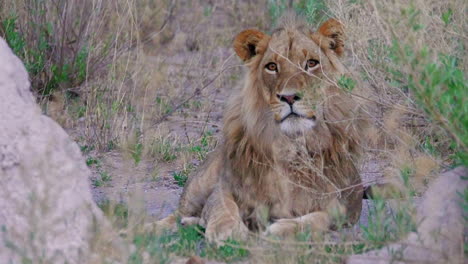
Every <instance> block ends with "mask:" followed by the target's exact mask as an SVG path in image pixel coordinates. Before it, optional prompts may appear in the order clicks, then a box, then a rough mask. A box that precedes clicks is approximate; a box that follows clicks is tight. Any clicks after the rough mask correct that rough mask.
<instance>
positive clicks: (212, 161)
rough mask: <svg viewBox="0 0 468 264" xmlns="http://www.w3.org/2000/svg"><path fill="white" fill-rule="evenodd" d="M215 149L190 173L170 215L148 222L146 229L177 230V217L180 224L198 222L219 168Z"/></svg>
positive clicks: (218, 173)
mask: <svg viewBox="0 0 468 264" xmlns="http://www.w3.org/2000/svg"><path fill="white" fill-rule="evenodd" d="M217 152H218V151H217V150H215V151H213V152H212V153H210V154H209V155H208V157H207V159H206V161H205V162H204V164H203V165H202V166H201V167H200V168H199V169H198V170H197V172H196V174H194V175H192V176H191V177H190V178H189V180H188V182H187V183H186V185H185V188H184V191H183V193H182V196H181V198H180V201H179V207H178V209H177V210H176V211H175V212H174V213H172V214H171V215H169V216H167V217H166V218H163V219H161V220H158V221H156V222H154V223H151V224H148V225H147V226H148V229H156V230H171V231H175V230H177V219H178V218H180V219H181V224H182V225H192V224H198V220H199V217H200V215H201V211H202V209H203V206H204V205H205V202H206V200H207V199H208V197H209V195H210V194H211V192H212V191H213V188H214V186H215V185H216V183H217V181H218V178H219V175H220V170H221V162H222V159H221V156H220V155H218V154H217Z"/></svg>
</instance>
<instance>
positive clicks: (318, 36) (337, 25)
mask: <svg viewBox="0 0 468 264" xmlns="http://www.w3.org/2000/svg"><path fill="white" fill-rule="evenodd" d="M323 37H325V38H323ZM312 39H314V40H315V41H319V42H321V43H320V44H321V45H323V44H325V45H327V46H328V48H329V49H332V50H334V51H335V52H336V54H337V55H338V56H341V55H343V53H344V39H345V36H344V27H343V24H342V23H341V22H340V21H338V20H336V19H333V18H330V19H329V20H327V21H325V23H323V24H322V25H321V26H320V27H319V29H318V32H317V33H314V34H313V35H312ZM324 42H325V43H324ZM320 44H319V45H320Z"/></svg>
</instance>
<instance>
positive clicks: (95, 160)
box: [86, 157, 100, 167]
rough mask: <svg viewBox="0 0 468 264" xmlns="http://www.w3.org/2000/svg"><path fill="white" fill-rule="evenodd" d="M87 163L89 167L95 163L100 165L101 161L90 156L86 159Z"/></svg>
mask: <svg viewBox="0 0 468 264" xmlns="http://www.w3.org/2000/svg"><path fill="white" fill-rule="evenodd" d="M86 165H88V167H91V166H93V165H96V166H99V165H100V162H99V160H98V159H96V158H93V157H89V158H87V159H86Z"/></svg>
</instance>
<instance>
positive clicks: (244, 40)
mask: <svg viewBox="0 0 468 264" xmlns="http://www.w3.org/2000/svg"><path fill="white" fill-rule="evenodd" d="M267 37H268V35H266V34H264V33H262V32H260V31H258V30H255V29H247V30H244V31H242V32H241V33H239V34H238V35H237V36H236V38H235V39H234V50H235V51H236V53H237V56H239V58H241V59H242V60H243V61H248V60H249V59H251V58H252V57H254V56H255V55H257V53H258V52H259V49H258V44H259V43H260V41H262V40H263V39H265V38H267Z"/></svg>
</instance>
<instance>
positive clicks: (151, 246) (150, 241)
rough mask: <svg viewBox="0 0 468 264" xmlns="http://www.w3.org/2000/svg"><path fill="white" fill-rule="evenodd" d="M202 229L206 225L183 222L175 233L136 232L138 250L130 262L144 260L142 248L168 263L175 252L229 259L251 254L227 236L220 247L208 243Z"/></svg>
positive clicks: (135, 239) (223, 259)
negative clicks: (184, 224)
mask: <svg viewBox="0 0 468 264" xmlns="http://www.w3.org/2000/svg"><path fill="white" fill-rule="evenodd" d="M203 233H204V229H203V228H202V227H200V226H186V227H182V226H181V227H179V229H178V230H177V232H175V233H170V232H166V233H164V234H162V235H155V234H151V233H145V234H139V235H136V236H135V237H134V239H133V243H134V244H135V246H136V248H137V250H136V252H135V253H134V254H133V255H132V256H131V257H130V260H129V263H135V264H137V263H142V261H143V260H142V257H141V253H142V252H143V251H146V252H148V253H149V254H150V256H151V257H152V259H159V261H160V262H159V263H168V261H169V260H170V257H171V256H173V255H177V256H185V257H190V256H193V255H197V256H200V257H203V258H205V257H206V258H210V259H216V260H218V261H225V262H228V263H230V262H233V261H239V260H243V259H245V258H246V257H247V256H248V255H249V252H248V250H246V249H245V248H244V246H243V244H242V243H241V242H239V241H236V240H233V239H228V240H226V241H225V243H224V245H222V246H219V247H218V246H216V245H213V244H210V243H207V242H206V240H205V238H204V235H203Z"/></svg>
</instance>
